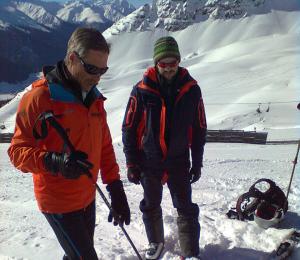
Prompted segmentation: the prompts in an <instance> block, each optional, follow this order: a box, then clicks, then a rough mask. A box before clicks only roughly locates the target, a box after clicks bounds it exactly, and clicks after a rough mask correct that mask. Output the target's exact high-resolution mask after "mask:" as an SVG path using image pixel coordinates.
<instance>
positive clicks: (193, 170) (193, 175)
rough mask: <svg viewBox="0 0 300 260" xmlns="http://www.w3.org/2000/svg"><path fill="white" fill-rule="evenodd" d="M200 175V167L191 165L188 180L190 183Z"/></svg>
mask: <svg viewBox="0 0 300 260" xmlns="http://www.w3.org/2000/svg"><path fill="white" fill-rule="evenodd" d="M200 177H201V167H199V168H194V167H192V168H191V169H190V182H191V184H192V183H194V182H196V181H198V180H199V179H200Z"/></svg>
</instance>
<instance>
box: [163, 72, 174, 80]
mask: <svg viewBox="0 0 300 260" xmlns="http://www.w3.org/2000/svg"><path fill="white" fill-rule="evenodd" d="M175 75H176V73H167V74H163V76H164V78H165V79H167V80H172V79H173V78H174V77H175Z"/></svg>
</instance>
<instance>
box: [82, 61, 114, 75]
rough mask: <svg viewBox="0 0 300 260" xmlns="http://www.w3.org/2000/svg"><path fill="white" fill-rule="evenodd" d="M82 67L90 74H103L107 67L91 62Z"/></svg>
mask: <svg viewBox="0 0 300 260" xmlns="http://www.w3.org/2000/svg"><path fill="white" fill-rule="evenodd" d="M84 67H85V71H86V72H87V73H89V74H91V75H103V74H104V73H105V72H106V71H107V70H108V67H105V68H98V67H96V66H94V65H91V64H85V66H84Z"/></svg>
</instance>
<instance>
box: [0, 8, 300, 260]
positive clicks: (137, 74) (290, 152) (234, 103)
mask: <svg viewBox="0 0 300 260" xmlns="http://www.w3.org/2000/svg"><path fill="white" fill-rule="evenodd" d="M299 17H300V16H299V11H288V12H286V11H273V12H271V13H268V14H264V15H257V16H255V15H254V16H251V17H246V18H240V19H235V20H226V21H221V20H207V21H205V22H203V23H199V24H195V25H192V26H190V27H188V28H186V29H185V30H182V31H179V32H175V33H169V32H166V31H164V30H155V31H147V32H132V33H127V34H121V35H116V36H110V37H109V38H108V40H109V41H110V42H111V43H112V53H111V55H110V59H109V66H110V68H111V69H110V70H109V72H108V73H107V74H105V75H104V77H103V78H102V79H101V82H100V84H99V89H100V90H101V91H102V92H103V94H104V95H105V96H106V97H107V98H108V100H107V101H106V103H105V107H106V109H107V111H108V119H109V125H110V128H111V132H112V135H113V141H114V146H115V150H116V155H117V158H118V162H119V164H120V169H121V176H122V179H123V180H124V185H125V191H126V193H127V195H128V200H129V204H130V207H131V212H132V223H131V224H130V226H128V227H126V230H127V231H128V233H129V235H130V236H131V238H132V240H133V241H134V243H135V244H136V247H137V248H138V250H139V251H140V252H141V253H143V250H144V248H145V246H146V244H147V241H146V234H145V231H144V228H143V224H142V217H141V213H140V212H139V209H138V206H139V201H140V200H141V198H142V189H141V186H136V185H133V184H129V183H128V182H127V180H126V169H125V159H124V155H123V153H122V144H121V130H120V128H121V123H122V119H123V116H124V110H125V106H126V103H127V100H128V97H129V93H130V90H131V88H132V86H133V84H135V83H136V82H137V81H138V80H140V79H141V77H142V73H143V72H144V70H145V68H146V67H147V66H149V65H152V58H151V56H152V48H153V42H154V41H155V40H156V39H157V38H158V37H160V36H162V35H168V34H171V35H173V36H174V37H175V38H176V39H177V40H178V43H179V46H180V50H181V54H182V65H183V66H185V67H187V68H188V69H189V71H190V73H191V75H192V76H193V77H194V78H195V79H197V80H198V82H199V84H200V86H201V88H202V92H203V97H204V102H205V106H206V112H207V119H208V127H209V128H210V129H219V128H221V129H246V130H253V129H254V128H256V129H257V130H263V131H268V132H269V136H268V139H269V140H274V139H280V140H293V139H294V140H298V139H299V138H300V132H299V129H300V120H299V119H300V112H299V111H298V110H296V106H297V104H298V102H299V97H300V95H299V94H300V89H299V86H298V85H299V82H300V80H299V75H300V74H299V68H300V63H299V60H300V59H299V58H300V52H299V48H300V47H299V44H298V43H299V33H300V31H299V28H300V27H299V25H300V24H299V23H300V21H299ZM24 91H26V90H24ZM21 96H22V93H19V94H18V96H17V97H16V98H15V99H14V100H12V101H11V102H10V103H9V104H7V105H5V106H4V107H2V108H1V109H0V122H1V123H2V122H3V123H4V124H5V126H6V129H5V131H9V132H11V131H13V129H14V119H15V111H16V108H17V104H18V101H19V100H20V97H21ZM259 103H261V105H260V110H261V113H258V112H257V111H256V109H257V108H258V106H259ZM269 103H270V104H269ZM268 106H269V112H266V110H267V108H268ZM7 148H8V145H7V144H0V155H1V156H0V207H1V211H0V259H1V260H2V259H3V260H4V259H5V260H15V259H22V260H25V259H30V260H31V259H33V260H39V259H44V260H52V259H60V258H61V256H62V254H63V252H62V250H61V249H60V246H59V244H58V242H57V241H56V239H55V236H54V234H53V232H52V230H51V229H50V227H49V226H48V224H47V222H46V220H45V219H44V217H43V216H42V214H40V213H39V212H38V209H37V206H36V202H35V199H34V195H33V187H32V178H31V175H30V174H22V173H20V172H19V171H17V170H16V169H14V168H13V166H12V165H11V163H10V162H9V159H8V156H7V154H6V150H7ZM296 149H297V146H296V145H247V144H216V143H208V144H207V145H206V148H205V154H204V168H203V176H202V178H201V179H200V181H199V182H197V183H196V184H194V185H193V199H194V201H195V202H196V203H198V204H199V206H200V209H201V213H200V222H201V227H202V229H201V239H200V246H201V252H202V255H203V256H204V259H212V260H214V259H222V260H223V259H224V260H232V259H242V260H243V259H246V260H250V259H251V260H252V259H253V260H254V259H255V260H256V259H264V258H265V257H266V256H267V252H270V251H272V250H273V249H275V247H276V245H277V244H278V243H279V241H280V240H281V239H282V238H283V237H284V236H285V235H286V234H287V233H288V232H289V231H290V230H291V229H292V228H297V229H300V203H299V196H300V182H299V181H300V170H299V166H298V165H297V167H296V172H295V177H294V181H293V183H292V189H291V193H290V196H289V204H290V209H289V213H288V214H287V216H286V218H285V220H284V221H283V222H282V223H281V224H280V226H279V227H278V228H270V229H268V230H263V229H261V228H259V227H258V226H257V225H256V224H255V223H247V222H240V221H236V220H229V219H227V218H226V216H225V213H226V212H227V210H228V209H229V208H230V207H231V206H234V204H235V203H236V200H237V198H238V196H239V195H241V194H242V193H244V192H246V191H247V190H248V188H249V187H250V185H251V184H252V183H253V182H254V181H255V180H257V179H259V178H262V177H265V178H271V179H273V180H274V181H275V182H276V183H277V184H278V185H279V186H280V187H281V188H282V189H283V190H284V191H285V192H286V189H287V186H288V182H289V178H290V174H291V171H292V167H293V163H292V160H293V159H294V158H295V153H296ZM99 185H100V186H101V188H102V190H103V191H104V192H106V190H105V187H103V185H101V184H100V182H99ZM162 206H163V212H164V226H165V234H166V236H165V238H166V250H165V252H164V254H163V256H162V259H164V260H169V259H179V257H178V254H179V253H180V250H179V244H178V239H177V232H176V230H177V228H176V218H175V217H174V216H176V211H175V209H173V207H172V203H171V199H170V196H169V192H168V190H167V189H165V191H164V200H163V203H162ZM107 213H108V211H107V209H106V206H105V205H104V203H103V202H102V201H101V198H99V197H97V227H96V232H95V248H96V251H97V253H98V256H99V258H100V259H118V260H125V259H136V256H135V254H134V252H133V250H132V249H131V247H130V245H129V243H128V242H127V241H126V239H125V237H124V235H123V234H122V233H121V231H120V230H119V229H118V228H116V227H113V226H112V225H111V224H110V223H108V222H107ZM291 259H294V260H296V259H300V249H297V250H296V252H295V254H294V255H293V257H292V258H291Z"/></svg>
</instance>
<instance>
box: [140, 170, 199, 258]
mask: <svg viewBox="0 0 300 260" xmlns="http://www.w3.org/2000/svg"><path fill="white" fill-rule="evenodd" d="M162 175H163V172H162V171H158V170H152V169H146V170H144V171H143V173H142V176H141V184H142V186H143V189H144V198H143V200H142V201H141V202H140V210H141V211H142V213H143V221H144V225H145V229H146V234H147V238H148V241H149V243H151V242H155V243H159V242H164V228H163V219H162V208H161V201H162V193H163V185H162V182H161V179H162ZM168 175H169V178H168V181H167V184H168V188H169V190H170V194H171V198H172V202H173V206H174V208H176V209H177V212H178V218H177V227H178V237H179V244H180V247H181V251H182V255H183V256H184V257H191V256H197V255H198V254H199V238H200V224H199V221H198V217H199V207H198V205H197V204H195V203H192V198H191V197H192V189H191V184H190V180H189V173H188V169H186V168H184V169H172V170H169V172H168Z"/></svg>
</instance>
